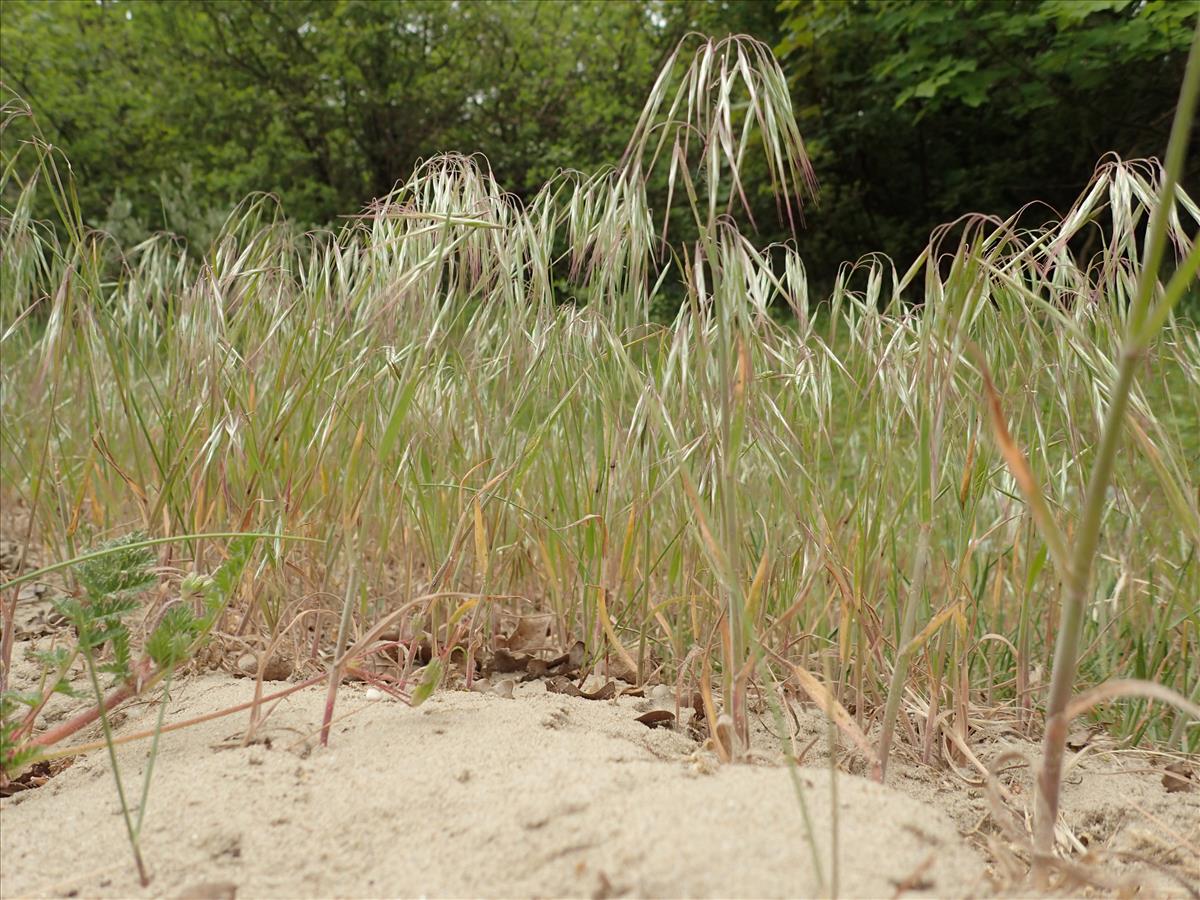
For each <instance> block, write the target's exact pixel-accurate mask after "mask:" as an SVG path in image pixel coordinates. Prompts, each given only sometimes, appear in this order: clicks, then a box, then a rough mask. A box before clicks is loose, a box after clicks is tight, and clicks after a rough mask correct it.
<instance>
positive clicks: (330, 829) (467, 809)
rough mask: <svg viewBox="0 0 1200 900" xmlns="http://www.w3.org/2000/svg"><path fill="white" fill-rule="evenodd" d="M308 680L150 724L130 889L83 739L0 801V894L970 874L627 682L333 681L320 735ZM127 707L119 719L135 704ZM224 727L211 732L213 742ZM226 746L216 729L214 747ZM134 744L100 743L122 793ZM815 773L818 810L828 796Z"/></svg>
mask: <svg viewBox="0 0 1200 900" xmlns="http://www.w3.org/2000/svg"><path fill="white" fill-rule="evenodd" d="M251 688H252V686H251V684H250V682H248V681H243V680H234V679H229V678H225V677H216V676H207V677H196V678H192V679H190V680H188V681H186V682H185V683H183V684H180V685H179V686H178V687H177V689H176V691H175V694H176V702H175V704H174V705H173V707H172V710H171V713H170V717H169V718H170V719H172V720H175V719H181V718H186V717H190V716H196V715H200V714H202V713H205V712H208V711H212V710H217V709H221V708H224V707H227V706H232V705H234V704H236V703H239V702H243V701H244V700H246V699H248V697H249V695H250V692H251ZM322 700H323V694H322V691H320V690H318V689H311V690H306V691H302V692H300V693H297V694H294V695H292V696H291V697H289V698H287V699H285V700H284V701H282V702H281V704H280V706H279V708H278V709H276V711H275V712H274V713H273V715H272V716H271V717H270V718H269V719H268V721H267V723H266V725H265V726H264V727H263V728H262V729H261V731H260V734H259V736H260V738H269V740H270V745H269V746H267V745H266V744H263V743H260V744H255V745H252V746H249V747H241V746H238V745H237V742H236V739H237V738H238V737H239V736H240V733H241V732H240V729H242V728H243V727H244V726H245V722H246V718H245V714H239V715H236V716H233V717H229V718H225V719H218V720H214V721H211V722H208V723H205V724H203V725H199V726H196V727H194V728H189V729H185V730H182V731H178V732H174V733H171V734H168V735H165V736H164V737H163V738H162V746H161V750H160V753H159V757H158V761H157V764H156V768H155V772H154V781H153V786H152V789H151V793H150V800H149V804H148V808H147V814H146V826H145V831H144V837H143V848H144V853H145V857H146V861H147V864H148V866H149V868H150V870H151V872H152V876H153V882H152V884H151V885H150V887H149V888H146V889H142V888H140V887H139V886H138V884H137V880H136V876H135V873H134V870H133V865H132V863H131V862H130V859H129V851H128V847H127V845H126V842H125V836H124V826H123V824H122V820H121V816H120V815H119V812H118V810H119V807H118V805H117V797H116V791H115V788H114V785H113V781H112V778H111V777H110V775H109V766H108V762H107V758H106V756H105V755H104V752H103V751H101V752H95V753H92V754H90V755H88V756H86V757H83V758H81V759H80V760H79V761H78V762H76V763H75V765H74V766H72V767H71V768H70V769H68V770H67V771H65V772H64V773H62V774H61V775H59V776H58V777H56V778H54V779H53V780H52V781H51V782H49V784H47V785H46V786H45V787H43V788H40V789H38V790H36V791H28V792H24V793H22V794H18V795H16V796H14V797H13V798H11V799H8V800H5V801H4V802H3V804H0V825H2V828H0V859H2V862H3V875H4V877H3V880H2V884H0V894H2V895H3V896H4V897H18V896H124V897H148V896H178V895H180V894H186V895H188V896H195V897H200V896H211V897H220V896H231V892H232V891H233V890H236V895H237V896H238V897H242V898H246V897H260V896H271V897H318V896H319V897H326V896H352V897H361V896H372V897H374V896H392V895H398V896H489V897H501V896H584V897H615V896H627V895H629V896H663V897H683V896H695V897H776V896H814V895H818V894H820V893H821V892H822V891H821V885H822V881H821V878H822V877H823V878H824V879H825V880H826V883H827V882H828V880H829V879H830V878H831V876H832V874H833V872H832V866H831V858H832V857H831V845H832V841H833V839H834V834H835V825H834V822H835V819H836V840H837V846H838V861H839V865H838V866H837V877H838V882H839V884H838V893H839V894H840V895H842V896H859V897H892V896H895V895H897V893H899V892H903V893H904V894H905V896H938V897H947V896H973V895H979V894H983V893H987V886H986V882H984V881H983V875H984V870H985V866H984V863H983V860H982V859H981V857H980V856H979V855H978V854H977V853H976V852H975V850H973V849H972V848H970V847H968V846H967V845H966V844H965V843H964V842H963V840H962V839H961V838H960V837H959V835H958V832H957V830H956V829H955V827H954V825H953V824H952V823H951V821H950V820H949V819H948V818H947V817H946V816H945V815H944V814H943V813H942V812H940V811H939V810H937V809H935V808H934V807H932V806H929V805H926V804H923V803H921V802H919V801H917V800H915V799H912V798H910V797H906V796H904V795H902V794H900V793H897V792H895V791H892V790H888V789H885V788H882V787H880V786H879V785H876V784H873V783H871V782H869V781H866V780H863V779H860V778H854V777H851V776H846V775H843V776H840V777H838V779H837V781H836V785H831V783H830V776H829V773H828V771H827V770H825V769H802V770H800V771H799V773H798V775H799V780H800V783H801V787H802V789H803V792H804V796H805V799H806V802H807V806H808V810H809V814H810V817H811V820H812V822H813V831H814V832H815V833H814V834H813V836H812V837H813V840H815V845H816V846H815V849H816V854H815V856H816V859H818V860H819V864H820V867H821V869H822V870H823V872H822V874H821V875H820V876H819V875H818V874H817V871H816V864H815V863H814V853H813V846H812V844H811V843H810V839H809V836H808V832H807V829H806V827H805V825H804V820H803V818H802V815H801V810H800V805H799V803H798V800H797V794H796V791H795V789H794V785H793V781H792V778H791V776H790V774H789V772H788V771H787V769H786V768H783V767H778V766H766V765H737V766H724V767H719V766H716V765H715V764H714V762H713V759H712V757H711V756H710V755H709V754H707V753H704V752H701V751H699V750H698V748H697V745H696V744H695V743H693V742H692V741H690V740H688V739H687V738H685V737H684V736H682V735H680V734H676V733H673V732H670V731H664V730H651V729H648V728H646V727H645V726H643V725H641V724H639V723H638V722H636V721H635V717H636V716H637V715H638V714H639V712H641V711H642V710H643V709H644V707H645V704H646V701H636V700H633V699H628V698H623V699H621V700H619V701H615V702H596V701H588V700H582V699H577V698H571V697H566V696H561V695H554V694H546V693H545V691H544V688H543V687H542V686H541V685H540V684H530V685H527V686H523V687H521V688H519V689H518V691H517V697H516V699H512V700H508V699H502V698H500V697H497V696H491V695H479V694H468V693H453V692H446V693H440V694H437V695H435V696H434V697H433V698H432V699H431V700H430V701H429V702H428V703H427V704H425V705H424V706H423V707H421V708H419V709H410V708H408V707H406V706H404V705H402V704H399V703H395V702H392V701H386V700H385V701H378V702H370V701H368V700H367V699H366V696H365V693H364V692H363V691H361V690H360V689H357V688H355V687H353V686H350V687H346V688H344V689H343V691H342V694H341V699H340V705H339V714H346V713H352V715H349V716H348V717H346V718H344V719H342V720H341V721H339V722H338V723H337V724H335V726H334V734H333V740H332V745H331V747H330V748H329V749H327V750H321V749H314V748H313V745H314V743H315V740H314V739H313V737H312V733H313V732H314V730H315V729H316V727H317V725H318V723H319V721H320V711H321V706H322ZM153 716H154V709H153V708H152V707H150V708H142V709H140V710H134V711H132V712H131V713H130V715H129V718H128V719H127V720H126V721H125V722H124V723H123V726H122V730H123V731H132V730H136V729H141V728H145V727H148V726H149V725H152V724H153ZM231 739H233V740H232V741H231ZM230 744H232V746H229V745H230ZM146 749H147V746H146V744H145V743H144V742H143V743H138V744H131V745H127V746H125V747H123V748H122V749H121V751H120V752H121V756H120V758H121V761H122V764H123V766H124V773H125V777H126V782H127V784H128V785H129V786H130V788H131V790H132V791H133V792H134V796H136V792H137V788H138V785H140V777H141V772H142V767H143V765H144V761H145V754H146ZM835 788H836V807H837V815H836V817H835V816H834V814H833V805H834V799H833V790H834V789H835Z"/></svg>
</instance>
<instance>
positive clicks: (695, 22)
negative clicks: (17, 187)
mask: <svg viewBox="0 0 1200 900" xmlns="http://www.w3.org/2000/svg"><path fill="white" fill-rule="evenodd" d="M1198 8H1200V4H1197V3H1195V2H1191V0H1188V2H1167V0H963V2H957V3H942V2H929V0H784V2H782V3H781V4H779V5H778V6H775V5H774V4H772V3H770V2H745V0H736V2H735V0H708V2H705V0H688V2H666V0H612V2H589V0H571V2H557V3H548V2H506V0H478V2H469V3H468V2H440V0H409V2H399V0H371V2H366V0H333V2H324V0H263V2H256V3H249V2H243V0H211V2H198V0H177V2H172V3H149V2H140V0H102V2H86V3H84V2H61V0H59V2H44V0H8V2H7V3H5V4H4V14H3V17H2V20H0V35H2V38H3V41H2V51H3V52H2V53H0V78H2V80H3V81H4V83H5V84H6V85H7V87H8V88H9V89H10V90H11V91H13V92H15V93H16V94H18V95H20V96H21V97H22V98H24V100H26V101H27V102H28V103H29V104H30V106H31V107H32V110H33V112H34V114H35V116H36V118H37V122H38V124H39V126H40V127H41V129H42V131H43V132H44V133H45V134H46V136H47V137H48V139H49V140H51V141H52V142H53V143H54V144H56V145H57V146H59V147H61V149H62V150H63V152H64V154H65V155H66V157H67V158H68V159H69V160H70V162H71V164H72V166H73V167H74V169H75V172H76V175H77V184H78V186H79V200H80V205H81V208H82V211H83V215H84V218H85V220H86V221H88V222H89V223H90V224H92V225H95V226H99V227H103V228H105V229H106V230H108V231H110V232H113V233H114V234H115V235H116V236H117V238H118V239H119V240H121V241H122V243H126V244H128V243H129V242H131V241H133V240H136V239H137V238H139V237H140V236H142V235H144V234H145V233H147V232H148V231H153V230H158V229H164V228H165V229H168V230H171V231H174V232H177V233H180V234H182V235H183V236H184V237H186V238H187V239H189V241H191V242H192V243H193V244H196V245H198V246H200V247H203V246H204V244H205V243H206V240H207V239H208V238H209V237H211V236H212V234H213V233H214V232H215V230H216V228H217V227H218V226H219V224H220V221H221V218H222V216H223V214H224V212H225V211H227V210H228V209H229V208H230V206H231V205H232V204H233V203H235V202H236V201H238V200H240V199H241V198H242V197H244V196H245V195H247V194H248V193H250V192H253V191H268V192H271V193H274V194H276V195H277V196H279V197H280V198H281V200H282V202H283V207H284V211H285V212H286V214H287V215H288V216H289V217H290V218H292V219H293V220H295V221H297V222H299V223H301V224H303V225H310V226H322V225H327V224H331V223H335V222H336V221H337V217H338V216H341V215H348V214H354V213H356V212H358V211H359V210H361V209H362V208H363V207H364V206H365V205H366V204H367V203H369V202H370V200H371V199H372V198H374V197H378V196H381V195H383V194H385V193H387V192H388V191H389V190H390V189H391V188H392V186H393V185H394V184H395V183H396V182H397V181H399V180H402V179H404V178H406V177H407V176H408V175H409V174H410V173H411V172H412V170H413V168H414V166H415V165H416V163H417V162H418V161H419V160H420V159H422V158H428V157H430V156H432V155H434V154H436V153H440V152H445V151H460V152H465V153H474V152H477V151H478V152H482V153H483V154H484V155H485V156H486V157H487V159H488V161H489V163H490V165H491V167H492V169H493V171H494V173H495V175H496V178H497V180H498V182H499V183H500V185H501V186H502V187H503V188H505V189H506V190H509V191H512V192H513V193H515V194H517V195H518V196H529V195H530V194H531V193H532V192H533V190H534V189H536V187H537V186H538V185H540V184H541V183H542V182H543V181H544V180H545V179H547V178H548V177H549V176H551V175H553V173H554V172H555V171H556V170H557V169H559V168H578V169H583V170H594V169H596V168H598V167H600V166H604V165H613V164H616V163H617V162H618V161H619V160H620V158H621V153H622V151H623V149H624V147H625V144H626V142H627V141H628V139H629V136H630V134H631V133H632V132H633V129H634V126H635V125H636V123H637V120H638V114H639V112H640V110H641V108H642V105H643V103H644V101H645V99H646V96H647V94H648V93H649V91H650V88H651V85H652V84H653V82H654V78H655V75H656V73H657V71H658V69H659V67H660V65H661V64H662V62H663V61H664V60H665V59H666V58H667V56H668V55H669V54H670V52H671V50H672V49H673V48H674V47H675V45H676V44H677V43H678V41H679V40H680V38H681V37H682V36H683V35H685V34H686V33H688V32H689V31H693V30H698V31H703V32H705V33H709V34H712V35H714V36H718V37H719V36H722V35H724V34H728V33H731V32H745V33H749V34H752V35H753V36H755V37H757V38H759V39H760V40H763V41H765V42H767V43H768V44H770V45H772V46H774V47H775V48H776V49H777V52H778V53H779V54H780V55H782V56H783V58H784V60H785V64H786V67H787V72H788V76H789V82H790V87H791V90H792V93H793V98H794V102H795V107H796V110H797V117H798V120H799V125H800V130H801V133H802V134H803V135H804V138H805V140H806V142H807V144H808V147H809V150H810V152H811V154H812V158H813V162H814V165H815V168H816V174H817V177H818V179H819V181H820V183H821V186H822V191H821V202H820V204H819V206H818V207H817V208H815V209H814V208H810V209H809V210H808V213H807V220H806V226H807V228H806V230H805V231H804V232H802V233H801V235H800V237H799V239H800V246H801V249H802V250H803V252H804V256H805V259H806V261H807V263H808V266H809V269H810V271H811V272H813V273H814V274H816V275H817V276H818V278H819V279H825V278H829V277H831V273H832V272H833V270H834V268H835V267H836V266H837V264H838V263H839V262H840V261H841V260H843V259H847V258H855V257H857V256H859V255H860V254H862V253H864V252H866V251H869V250H885V251H886V252H888V253H890V254H892V255H893V256H894V257H896V258H898V259H905V258H906V257H910V256H911V255H913V254H914V253H916V252H917V251H918V250H919V249H920V248H921V247H922V246H924V244H925V242H926V240H927V238H928V235H929V232H930V229H932V228H933V227H934V226H936V225H938V224H939V223H941V222H944V221H948V220H950V219H953V218H955V217H957V216H959V215H961V214H962V213H964V212H968V211H983V212H988V213H996V214H1005V215H1006V214H1008V213H1011V212H1012V211H1014V210H1015V209H1017V208H1019V207H1020V206H1022V205H1023V204H1025V203H1027V202H1029V201H1031V200H1044V201H1046V202H1047V203H1049V204H1051V205H1052V206H1055V207H1058V208H1062V207H1063V206H1064V205H1065V204H1067V203H1068V202H1069V201H1070V200H1071V199H1072V198H1073V197H1074V196H1075V195H1076V194H1077V192H1078V190H1079V188H1080V187H1082V185H1083V184H1085V183H1086V182H1087V180H1088V178H1089V177H1090V175H1091V173H1092V170H1093V167H1094V166H1095V164H1096V162H1097V160H1098V159H1099V158H1100V157H1101V156H1102V155H1103V154H1105V153H1107V152H1110V151H1111V152H1116V153H1118V154H1120V155H1121V156H1123V157H1132V156H1140V155H1152V154H1156V153H1159V152H1161V149H1162V147H1163V146H1164V144H1165V140H1166V131H1167V127H1168V124H1169V121H1170V116H1171V113H1172V110H1173V106H1174V102H1175V96H1176V92H1177V90H1178V85H1179V79H1180V77H1181V74H1182V71H1183V65H1184V57H1185V54H1186V48H1187V43H1188V38H1189V33H1190V23H1191V22H1193V21H1194V20H1195V16H1196V14H1197V9H1198ZM22 127H24V129H25V131H24V133H25V134H26V135H28V133H29V128H30V126H29V124H28V123H24V125H23V126H21V125H18V127H10V128H9V129H7V130H6V133H5V141H6V143H9V142H13V141H17V140H19V139H20V137H21V136H22ZM766 174H767V173H766V172H765V171H764V172H755V171H753V170H752V169H751V170H748V171H747V173H746V178H745V186H746V190H747V192H748V194H749V199H750V201H751V204H752V207H753V208H752V213H753V219H754V222H755V223H756V224H757V226H758V227H759V228H760V229H761V231H762V233H761V234H760V237H761V238H763V239H773V238H787V237H789V236H790V233H789V231H788V229H787V228H786V227H785V226H783V225H782V224H781V223H780V221H779V218H778V217H777V216H776V210H775V204H774V200H773V199H772V198H771V196H770V191H769V189H768V187H767V184H766ZM1193 174H1194V172H1193ZM757 175H762V176H763V177H762V178H758V177H757ZM1188 180H1189V179H1188V178H1187V177H1185V179H1184V181H1185V184H1186V183H1187V182H1188ZM664 190H665V185H655V186H652V191H651V195H652V200H653V198H654V197H656V196H658V195H661V194H662V193H663V191H664ZM680 236H682V235H680Z"/></svg>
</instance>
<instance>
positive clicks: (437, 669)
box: [411, 658, 442, 707]
mask: <svg viewBox="0 0 1200 900" xmlns="http://www.w3.org/2000/svg"><path fill="white" fill-rule="evenodd" d="M441 683H442V661H441V659H440V658H438V659H433V660H430V662H429V665H427V666H426V667H425V674H424V676H423V677H422V678H421V683H420V684H418V685H417V688H416V690H414V691H413V692H412V700H411V703H412V705H413V706H414V707H415V706H420V705H421V704H422V703H424V702H425V701H426V700H428V699H429V698H430V697H431V696H433V692H434V691H435V690H436V689H437V686H438V685H439V684H441Z"/></svg>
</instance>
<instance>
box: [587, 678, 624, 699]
mask: <svg viewBox="0 0 1200 900" xmlns="http://www.w3.org/2000/svg"><path fill="white" fill-rule="evenodd" d="M579 696H581V697H583V699H584V700H611V699H612V698H613V697H615V696H617V683H616V682H615V681H609V682H607V683H606V684H605V685H604V686H603V687H601V688H597V689H596V690H594V691H592V692H591V693H590V694H580V695H579Z"/></svg>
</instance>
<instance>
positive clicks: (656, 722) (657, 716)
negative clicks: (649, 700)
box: [634, 709, 675, 728]
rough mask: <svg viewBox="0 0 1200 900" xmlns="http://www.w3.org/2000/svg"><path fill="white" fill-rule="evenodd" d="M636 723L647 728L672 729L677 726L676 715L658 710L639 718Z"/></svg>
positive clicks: (664, 710)
mask: <svg viewBox="0 0 1200 900" xmlns="http://www.w3.org/2000/svg"><path fill="white" fill-rule="evenodd" d="M634 721H635V722H641V723H642V724H643V725H645V726H646V727H647V728H672V727H674V725H675V713H673V712H671V711H670V710H666V709H656V710H652V711H651V712H648V713H646V714H645V715H644V716H638V717H637V718H636V719H634Z"/></svg>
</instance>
